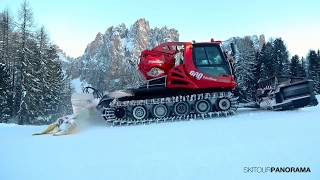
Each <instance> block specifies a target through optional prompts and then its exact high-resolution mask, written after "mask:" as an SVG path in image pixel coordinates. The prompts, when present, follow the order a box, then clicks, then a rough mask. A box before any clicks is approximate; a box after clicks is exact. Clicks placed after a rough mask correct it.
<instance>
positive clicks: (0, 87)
mask: <svg viewBox="0 0 320 180" xmlns="http://www.w3.org/2000/svg"><path fill="white" fill-rule="evenodd" d="M10 89H11V88H10V74H9V71H8V69H7V68H6V66H5V64H2V63H0V123H1V122H6V121H7V120H8V119H9V118H10V117H11V113H10V104H9V98H10V97H9V94H10Z"/></svg>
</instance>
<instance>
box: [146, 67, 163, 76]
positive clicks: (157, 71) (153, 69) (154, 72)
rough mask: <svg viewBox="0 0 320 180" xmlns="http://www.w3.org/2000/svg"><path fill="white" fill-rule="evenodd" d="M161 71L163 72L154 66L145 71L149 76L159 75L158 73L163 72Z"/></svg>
mask: <svg viewBox="0 0 320 180" xmlns="http://www.w3.org/2000/svg"><path fill="white" fill-rule="evenodd" d="M163 73H164V70H162V69H160V68H156V67H154V68H152V69H151V70H150V71H149V72H148V73H147V75H148V76H151V77H157V76H159V75H160V74H163Z"/></svg>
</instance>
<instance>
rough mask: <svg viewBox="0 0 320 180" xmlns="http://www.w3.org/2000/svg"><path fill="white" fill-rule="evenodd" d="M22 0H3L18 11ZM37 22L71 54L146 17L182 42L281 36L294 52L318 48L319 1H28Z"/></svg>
mask: <svg viewBox="0 0 320 180" xmlns="http://www.w3.org/2000/svg"><path fill="white" fill-rule="evenodd" d="M21 2H22V0H0V9H1V10H2V9H4V8H8V9H9V11H10V12H11V13H12V14H16V12H17V9H18V8H19V7H20V4H21ZM29 3H30V5H31V7H32V8H33V12H34V19H35V22H36V25H37V26H41V25H44V26H45V27H46V29H47V31H48V32H49V35H50V37H51V40H52V41H53V42H54V43H56V44H57V45H58V46H59V47H60V48H62V49H63V50H64V51H65V52H66V53H67V54H68V55H70V56H73V57H77V56H80V55H82V53H83V52H84V50H85V48H86V46H87V44H88V43H90V42H91V41H92V40H94V37H95V35H96V34H97V33H98V32H102V33H104V32H105V31H106V29H107V28H108V27H109V26H112V25H118V24H120V23H125V24H126V25H127V26H130V25H131V24H132V23H134V21H135V20H137V19H138V18H141V17H144V18H146V19H147V20H148V21H149V22H150V25H151V27H155V26H164V25H167V26H169V27H174V28H176V29H177V30H178V31H179V33H180V40H181V41H191V40H196V41H207V40H209V39H210V38H211V37H214V38H215V39H219V40H226V39H228V38H229V37H232V36H245V35H253V34H265V35H266V37H267V38H270V37H282V38H283V39H284V41H285V43H286V44H287V46H288V49H289V51H290V54H291V55H293V54H299V55H300V56H305V54H306V53H307V51H308V50H309V49H310V48H311V49H319V48H320V1H319V0H304V1H302V0H264V1H259V0H228V1H224V0H219V1H218V0H189V1H188V0H29Z"/></svg>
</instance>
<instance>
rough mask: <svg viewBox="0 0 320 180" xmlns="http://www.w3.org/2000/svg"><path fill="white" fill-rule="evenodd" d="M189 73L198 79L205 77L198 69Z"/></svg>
mask: <svg viewBox="0 0 320 180" xmlns="http://www.w3.org/2000/svg"><path fill="white" fill-rule="evenodd" d="M189 74H190V76H192V77H194V78H196V79H197V80H200V79H202V77H203V73H200V72H196V71H190V73H189Z"/></svg>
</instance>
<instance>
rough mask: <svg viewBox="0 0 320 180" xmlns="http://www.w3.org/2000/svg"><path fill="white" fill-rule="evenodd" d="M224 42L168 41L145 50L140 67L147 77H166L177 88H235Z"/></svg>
mask: <svg viewBox="0 0 320 180" xmlns="http://www.w3.org/2000/svg"><path fill="white" fill-rule="evenodd" d="M220 44H221V41H211V42H205V43H191V42H167V43H162V44H160V45H158V46H157V47H155V48H153V49H152V50H144V51H142V52H141V56H140V62H139V65H138V67H139V70H140V72H141V73H142V74H143V75H144V77H145V78H146V79H147V80H154V79H157V78H163V77H165V86H166V87H167V88H172V89H173V88H175V89H192V90H196V89H221V90H223V89H234V88H235V87H236V85H237V83H236V81H235V77H234V74H233V71H232V68H231V65H230V63H229V61H228V59H227V57H226V55H225V54H224V52H222V50H221V47H220Z"/></svg>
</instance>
